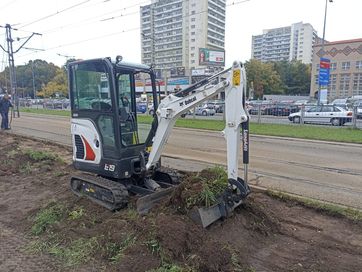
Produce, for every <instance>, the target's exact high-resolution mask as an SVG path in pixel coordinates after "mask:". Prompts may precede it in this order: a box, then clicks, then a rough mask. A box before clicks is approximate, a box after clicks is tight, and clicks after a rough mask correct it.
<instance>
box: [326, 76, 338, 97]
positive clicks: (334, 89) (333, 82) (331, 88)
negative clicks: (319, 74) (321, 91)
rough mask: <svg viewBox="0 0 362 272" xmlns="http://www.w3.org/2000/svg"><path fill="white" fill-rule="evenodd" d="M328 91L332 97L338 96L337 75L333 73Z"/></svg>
mask: <svg viewBox="0 0 362 272" xmlns="http://www.w3.org/2000/svg"><path fill="white" fill-rule="evenodd" d="M328 93H329V95H330V96H329V97H330V98H334V97H336V96H337V75H336V74H333V75H331V76H330V78H329V85H328Z"/></svg>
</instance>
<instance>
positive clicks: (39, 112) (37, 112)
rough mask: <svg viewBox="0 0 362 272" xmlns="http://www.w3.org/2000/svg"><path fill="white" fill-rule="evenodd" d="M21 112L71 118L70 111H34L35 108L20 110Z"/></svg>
mask: <svg viewBox="0 0 362 272" xmlns="http://www.w3.org/2000/svg"><path fill="white" fill-rule="evenodd" d="M20 112H28V113H36V114H45V115H57V116H69V117H70V111H69V110H48V109H34V108H20Z"/></svg>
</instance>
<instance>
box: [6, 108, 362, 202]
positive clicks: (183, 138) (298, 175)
mask: <svg viewBox="0 0 362 272" xmlns="http://www.w3.org/2000/svg"><path fill="white" fill-rule="evenodd" d="M12 127H13V130H12V131H13V132H14V133H19V134H25V135H31V136H35V137H39V138H43V139H48V140H51V141H56V142H59V143H62V144H68V145H70V143H71V140H70V125H69V118H66V117H53V116H40V115H31V114H23V115H22V117H21V118H19V119H18V118H16V119H14V120H13V124H12ZM225 150H226V149H225V141H224V139H223V137H221V135H220V133H218V132H208V131H198V130H190V129H178V128H177V129H174V130H173V132H172V134H171V137H170V139H169V141H168V144H167V146H166V150H165V152H164V155H165V156H164V159H163V163H164V164H165V165H167V166H170V167H173V168H176V169H179V170H200V169H202V168H204V167H206V166H208V165H212V164H222V165H225V161H226V152H225ZM250 151H251V157H250V167H249V173H250V175H249V178H250V180H249V182H250V183H251V184H254V185H258V186H261V187H266V188H273V189H279V190H282V191H286V192H290V193H294V194H298V195H303V196H308V197H312V198H316V199H320V200H325V201H329V202H334V203H339V204H343V205H347V206H352V207H357V208H360V209H362V163H361V161H362V145H356V144H339V143H327V142H315V141H307V140H297V139H283V138H275V137H263V136H252V137H251V140H250ZM242 169H243V165H242V164H241V163H240V176H243V174H242Z"/></svg>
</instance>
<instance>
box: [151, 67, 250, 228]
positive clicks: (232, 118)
mask: <svg viewBox="0 0 362 272" xmlns="http://www.w3.org/2000/svg"><path fill="white" fill-rule="evenodd" d="M225 75H226V78H225V79H222V80H219V83H217V84H212V82H214V81H215V79H216V78H220V77H221V76H225ZM221 91H224V92H225V122H226V125H225V128H224V130H223V131H222V134H223V136H224V137H225V139H226V143H227V173H228V181H229V189H228V193H226V194H225V195H224V199H223V200H221V201H220V204H218V205H216V207H214V209H207V211H206V210H205V209H204V210H202V209H201V210H200V209H199V211H198V213H197V215H196V217H199V220H200V222H201V223H202V225H203V226H204V227H206V226H207V225H209V224H210V223H212V222H214V221H215V218H220V217H226V216H228V214H230V212H231V211H232V210H233V209H234V208H235V207H236V206H238V205H240V204H241V203H242V200H243V199H244V198H245V197H246V196H247V195H248V194H249V192H250V189H249V187H248V185H247V163H248V125H247V124H248V114H247V111H246V110H245V92H246V75H245V68H244V67H243V66H242V64H241V63H240V62H237V61H235V62H234V63H233V66H232V67H231V68H229V69H226V70H224V71H222V72H220V73H218V74H216V75H214V76H213V77H211V78H208V79H206V80H204V81H203V82H201V83H197V84H196V85H193V86H190V87H189V88H187V89H185V90H183V91H181V92H179V93H176V94H175V95H173V94H170V95H168V96H167V97H166V98H164V99H163V100H162V101H161V103H160V105H159V107H158V109H157V111H156V114H157V119H158V126H157V130H156V133H155V136H154V138H153V144H152V150H151V152H150V154H149V157H148V162H147V164H146V170H147V171H151V170H152V169H153V168H154V167H155V166H156V164H157V162H158V161H159V159H160V157H161V154H162V151H163V149H164V147H165V145H166V143H167V140H168V138H169V136H170V133H171V131H172V128H173V126H174V125H175V122H176V120H177V119H178V118H179V117H180V116H181V114H183V113H185V112H187V111H188V110H190V109H192V108H194V107H195V106H197V105H198V104H201V103H202V102H204V101H205V100H208V99H210V98H212V97H214V96H215V95H216V94H218V93H220V92H221ZM242 124H244V125H243V126H242ZM242 127H243V155H244V164H245V167H244V180H243V179H241V178H239V177H238V166H239V154H240V150H241V141H240V131H241V128H242Z"/></svg>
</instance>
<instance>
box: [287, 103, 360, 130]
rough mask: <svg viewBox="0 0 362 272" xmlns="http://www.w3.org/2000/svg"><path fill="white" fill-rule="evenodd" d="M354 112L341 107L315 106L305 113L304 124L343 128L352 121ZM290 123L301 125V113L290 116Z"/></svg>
mask: <svg viewBox="0 0 362 272" xmlns="http://www.w3.org/2000/svg"><path fill="white" fill-rule="evenodd" d="M352 116H353V113H352V111H347V110H345V109H343V108H341V107H336V106H333V105H322V106H315V107H311V108H309V109H307V110H306V111H305V112H304V117H303V121H304V123H319V124H332V125H333V126H343V125H344V124H345V123H348V122H351V121H352ZM288 119H289V121H291V122H293V123H300V120H301V111H299V112H295V113H292V114H290V115H289V117H288Z"/></svg>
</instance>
